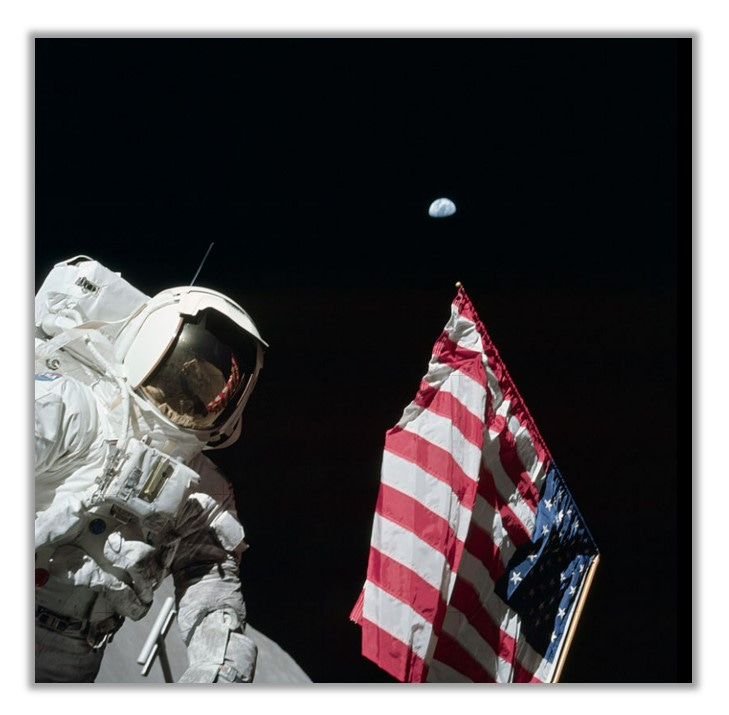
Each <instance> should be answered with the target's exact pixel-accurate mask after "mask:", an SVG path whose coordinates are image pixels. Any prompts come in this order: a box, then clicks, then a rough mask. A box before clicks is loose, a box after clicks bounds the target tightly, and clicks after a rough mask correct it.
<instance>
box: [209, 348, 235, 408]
mask: <svg viewBox="0 0 729 715" xmlns="http://www.w3.org/2000/svg"><path fill="white" fill-rule="evenodd" d="M238 385H240V370H239V369H238V363H237V362H236V360H235V355H231V356H230V377H229V378H228V382H226V383H225V387H224V388H223V389H222V390H221V391H220V393H219V394H218V396H217V397H216V398H215V399H214V400H211V401H210V402H208V404H207V405H205V409H206V410H207V411H208V412H219V411H220V410H222V409H223V408H224V407H225V406H226V405H227V404H228V402H230V398H231V397H232V396H233V394H234V393H235V391H236V389H237V388H238Z"/></svg>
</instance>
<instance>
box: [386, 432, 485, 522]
mask: <svg viewBox="0 0 729 715" xmlns="http://www.w3.org/2000/svg"><path fill="white" fill-rule="evenodd" d="M385 450H386V451H388V452H391V453H392V454H394V455H396V456H398V457H401V458H402V459H406V460H407V461H408V462H412V463H413V464H416V465H417V466H418V467H419V468H420V469H422V470H423V471H424V472H427V473H428V474H430V475H432V476H433V477H435V478H436V479H438V480H440V481H441V482H444V483H446V484H447V485H448V486H449V487H450V488H451V489H452V490H453V493H454V494H455V495H456V497H457V499H458V501H459V502H460V503H461V504H463V505H464V506H466V507H467V508H469V509H471V508H472V507H473V502H474V500H475V498H476V487H477V482H476V481H475V480H474V479H471V478H470V477H469V476H468V475H467V474H466V473H465V472H464V471H463V470H462V469H461V467H460V465H459V464H458V462H456V460H455V459H453V455H452V454H451V453H450V452H448V451H447V450H445V449H442V448H441V447H438V446H437V445H435V444H433V443H432V442H428V440H426V439H423V438H422V437H420V436H419V435H417V434H414V433H413V432H406V431H405V430H403V429H402V428H401V427H393V428H392V429H391V430H389V431H388V432H387V435H386V436H385Z"/></svg>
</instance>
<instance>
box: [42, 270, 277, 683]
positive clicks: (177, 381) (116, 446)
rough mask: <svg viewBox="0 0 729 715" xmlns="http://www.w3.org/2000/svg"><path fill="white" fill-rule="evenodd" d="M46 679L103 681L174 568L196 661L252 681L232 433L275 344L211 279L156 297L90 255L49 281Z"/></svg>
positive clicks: (223, 676)
mask: <svg viewBox="0 0 729 715" xmlns="http://www.w3.org/2000/svg"><path fill="white" fill-rule="evenodd" d="M35 325H36V353H35V355H36V366H35V368H36V369H35V373H36V379H35V386H36V389H35V395H36V396H35V444H36V462H35V468H36V477H35V478H36V481H35V496H36V507H35V508H36V520H35V541H36V543H35V547H36V556H35V559H36V561H35V576H36V588H35V594H36V627H35V633H36V654H35V670H36V672H35V676H36V682H92V681H93V680H94V679H95V677H96V674H97V672H98V669H99V666H100V664H101V658H102V656H103V652H104V648H105V645H106V643H107V642H108V641H109V640H110V638H112V637H113V634H114V633H115V632H116V631H117V630H118V628H119V627H121V625H122V623H123V621H124V619H125V618H131V619H133V620H138V619H140V618H142V617H143V616H144V615H145V614H146V613H147V611H148V610H149V607H150V605H151V603H152V599H153V595H154V590H155V588H156V587H157V586H158V585H159V584H160V583H161V582H162V580H163V579H165V578H166V577H167V576H168V575H169V574H172V577H173V579H174V584H175V596H176V602H177V612H178V623H179V626H180V630H181V633H182V638H183V640H184V641H185V643H186V644H187V645H188V659H189V663H190V665H189V668H188V670H187V671H186V672H185V673H184V674H183V676H182V678H181V679H180V681H179V682H250V681H251V680H252V679H253V675H254V670H255V663H256V655H257V650H256V646H255V644H254V643H253V641H251V640H250V639H249V638H248V637H247V636H246V635H245V625H246V610H245V602H244V599H243V594H242V591H241V584H240V579H239V564H240V556H241V554H242V552H243V551H244V550H245V549H246V548H247V544H246V543H245V541H244V532H243V528H242V526H241V524H240V522H239V521H238V518H237V513H236V505H235V500H234V495H233V491H232V488H231V486H230V484H229V482H228V481H227V480H226V478H225V477H224V476H223V475H222V474H221V473H220V472H219V471H218V469H217V468H216V467H215V465H214V464H213V462H212V461H211V460H210V459H208V458H207V457H206V456H205V455H204V454H203V453H202V450H203V449H211V448H219V447H224V446H227V445H229V444H232V443H233V442H234V441H235V440H236V439H237V437H238V435H239V434H240V428H241V413H242V411H243V408H244V407H245V404H246V402H247V400H248V398H249V397H250V394H251V392H252V390H253V388H254V386H255V383H256V379H257V377H258V373H259V371H260V370H261V367H262V364H263V352H264V349H265V348H266V347H267V346H266V343H265V342H263V340H262V339H261V336H260V335H259V333H258V330H257V329H256V326H255V325H254V324H253V322H252V320H251V319H250V317H249V316H248V314H247V313H246V312H245V311H244V310H243V309H242V308H241V307H240V306H238V305H237V304H236V303H234V302H233V301H231V300H229V299H228V298H226V297H225V296H223V295H221V294H219V293H217V292H215V291H211V290H206V289H204V288H197V287H189V286H188V287H183V288H175V289H171V290H167V291H163V292H162V293H160V294H158V295H156V296H155V297H154V298H149V297H148V296H146V295H144V294H143V293H141V292H139V291H138V290H136V289H135V288H134V287H132V286H131V285H130V284H129V283H128V282H126V281H125V280H124V279H122V278H121V276H120V275H119V274H117V273H113V272H111V271H109V270H108V269H106V268H105V267H104V266H102V265H101V264H99V263H98V262H96V261H93V260H91V259H89V258H87V257H85V256H81V257H77V258H75V259H71V260H69V261H66V262H63V263H60V264H58V265H57V266H55V267H54V269H53V270H52V271H51V273H50V274H49V276H48V277H47V278H46V280H45V282H44V284H43V286H42V287H41V289H40V290H39V291H38V293H37V295H36V310H35Z"/></svg>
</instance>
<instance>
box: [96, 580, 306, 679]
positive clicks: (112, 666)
mask: <svg viewBox="0 0 729 715" xmlns="http://www.w3.org/2000/svg"><path fill="white" fill-rule="evenodd" d="M173 593H174V587H173V585H172V579H169V578H168V579H167V580H166V581H165V582H164V583H163V584H162V585H161V586H160V587H159V589H157V591H156V593H155V600H154V605H153V606H152V609H151V610H150V612H149V613H148V614H147V615H146V616H145V617H144V618H143V619H142V620H141V621H136V622H135V621H130V620H127V621H126V622H125V623H124V625H123V626H122V628H121V630H120V631H119V632H118V633H117V634H116V635H115V636H114V640H113V641H112V642H111V643H110V644H109V645H108V646H107V648H106V655H105V656H104V660H103V662H102V664H101V670H100V671H99V675H98V677H97V678H96V682H97V683H164V682H165V676H164V672H163V670H162V665H161V663H160V661H159V657H157V659H156V660H155V661H154V663H153V664H152V666H151V668H150V669H149V672H148V674H147V675H146V676H144V675H142V666H141V665H140V664H138V663H137V658H138V656H139V655H140V653H141V651H142V649H143V648H144V645H145V643H146V641H147V637H148V636H149V633H150V631H151V630H152V627H153V626H154V624H155V622H156V621H157V616H158V614H159V613H160V611H161V610H162V608H163V605H164V603H165V601H166V600H167V598H168V597H169V596H172V595H173ZM246 635H247V636H248V637H249V638H251V639H252V640H253V641H255V643H256V645H257V646H258V661H257V663H256V674H255V676H254V678H253V683H254V684H255V683H268V684H276V683H279V684H296V683H311V679H310V678H309V676H307V675H306V673H305V672H304V671H303V670H302V669H301V668H300V667H299V666H298V665H297V664H296V661H295V660H294V659H293V658H292V657H291V656H290V655H289V654H288V653H287V652H286V651H284V650H283V649H282V648H281V647H280V646H279V645H278V644H277V643H275V642H274V641H272V640H271V639H270V638H267V637H266V636H265V635H263V633H260V632H259V631H257V630H255V628H253V627H251V625H250V624H249V625H248V626H246ZM164 643H165V651H166V653H167V659H168V662H169V665H170V671H171V673H172V679H173V681H174V682H177V681H178V680H179V679H180V676H181V675H182V674H183V673H184V672H185V669H186V668H187V649H186V647H185V644H184V643H183V642H182V638H181V636H180V631H179V629H178V627H177V621H174V620H173V622H172V624H171V625H170V627H169V630H168V631H167V635H166V637H165V639H164Z"/></svg>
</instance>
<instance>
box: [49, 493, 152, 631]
mask: <svg viewBox="0 0 729 715" xmlns="http://www.w3.org/2000/svg"><path fill="white" fill-rule="evenodd" d="M87 522H88V515H87V511H86V504H85V502H84V501H83V499H79V498H77V497H75V496H68V497H66V498H64V499H63V500H60V501H59V502H54V503H53V504H52V505H51V506H50V507H49V508H48V509H46V510H45V511H44V512H41V513H40V514H38V516H37V517H36V522H35V547H36V554H43V555H45V556H52V563H51V565H50V566H49V570H50V573H51V575H52V576H53V578H55V579H56V580H61V581H65V582H66V583H68V584H69V585H72V586H77V587H83V588H87V589H90V590H92V591H97V592H98V593H99V594H100V595H103V596H104V597H105V598H106V600H107V601H108V602H109V604H110V607H111V608H112V609H113V610H114V611H115V612H117V613H118V614H120V615H122V616H126V617H128V618H131V619H132V620H135V621H136V620H139V619H140V618H142V617H143V616H145V615H146V613H147V611H148V610H149V608H150V606H151V604H152V599H153V594H154V590H155V588H156V587H157V584H158V583H159V582H160V580H161V578H162V566H161V564H160V563H159V560H158V558H157V551H156V549H155V548H154V547H152V546H150V545H149V544H146V543H144V542H142V541H133V540H126V539H124V537H122V535H121V534H120V533H119V532H116V531H112V532H111V533H110V534H108V536H106V538H104V537H103V536H102V535H98V536H95V537H93V536H88V535H87V534H86V532H85V531H84V529H85V528H86V524H87ZM110 615H111V614H110Z"/></svg>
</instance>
